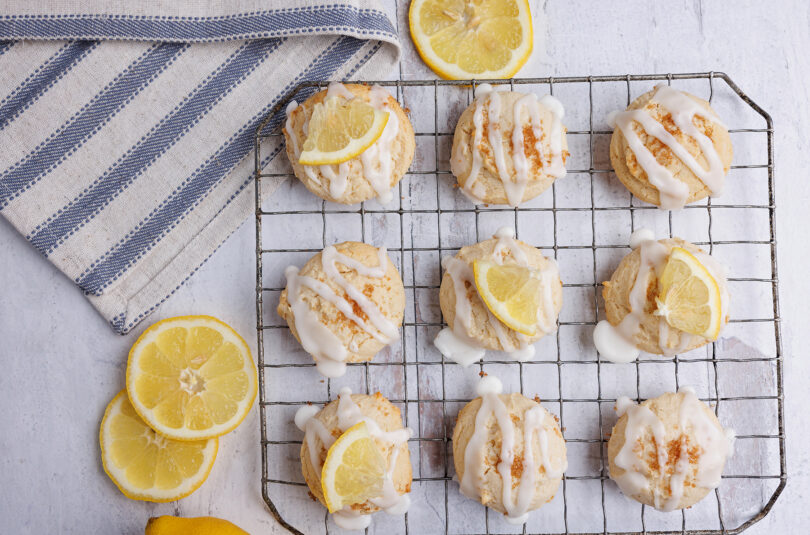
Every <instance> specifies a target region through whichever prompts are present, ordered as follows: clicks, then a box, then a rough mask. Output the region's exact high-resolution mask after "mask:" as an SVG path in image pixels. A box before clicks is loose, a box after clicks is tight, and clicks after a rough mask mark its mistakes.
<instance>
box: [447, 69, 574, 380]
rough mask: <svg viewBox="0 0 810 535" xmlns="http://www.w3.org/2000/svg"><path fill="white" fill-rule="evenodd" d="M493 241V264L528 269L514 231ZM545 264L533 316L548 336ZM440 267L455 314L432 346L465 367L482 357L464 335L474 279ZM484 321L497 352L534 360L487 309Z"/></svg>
mask: <svg viewBox="0 0 810 535" xmlns="http://www.w3.org/2000/svg"><path fill="white" fill-rule="evenodd" d="M482 85H483V84H482ZM479 87H480V86H479ZM493 238H495V239H496V240H497V241H496V243H495V247H494V248H493V250H492V255H491V256H492V259H493V260H494V261H495V262H497V263H498V264H503V260H504V256H505V255H506V254H511V256H512V258H514V259H515V263H517V264H518V265H520V266H528V265H529V260H528V257H527V256H526V253H525V252H524V251H523V250H522V249H521V248H520V246H519V245H518V243H517V241H516V240H515V231H514V229H512V228H510V227H501V228H500V229H498V231H497V232H495V234H494V235H493ZM546 260H547V265H546V266H545V267H544V268H543V269H542V270H541V271H540V277H541V287H542V290H543V296H542V297H543V299H542V303H541V307H540V309H539V310H538V314H537V324H538V327H539V328H540V330H541V331H542V332H543V333H545V334H549V333H552V332H554V331H555V330H556V329H557V322H556V318H555V315H554V295H553V290H552V285H553V284H554V281H555V280H557V279H559V270H558V268H557V264H556V263H555V262H553V261H552V260H550V259H546ZM442 267H443V268H444V269H445V271H446V272H447V273H448V274H449V275H450V279H451V280H452V281H453V292H454V294H455V297H456V304H455V312H456V314H455V318H454V320H453V325H452V326H448V327H445V328H444V329H442V330H441V331H440V332H439V334H438V335H437V336H436V338H435V339H434V341H433V344H434V345H435V346H436V348H437V349H438V350H439V352H441V354H442V355H444V356H445V357H446V358H448V359H450V360H452V361H453V362H457V363H458V364H461V365H462V366H469V365H470V364H472V363H474V362H477V361H479V360H481V359H482V358H483V357H484V354H485V353H486V350H485V349H483V348H482V347H481V345H480V344H479V343H478V342H477V341H475V340H473V339H472V338H471V337H470V336H469V335H468V334H467V333H468V332H469V330H470V329H471V328H472V321H473V318H472V302H471V301H470V299H469V298H468V296H467V284H469V285H471V286H474V285H475V276H474V275H473V270H472V268H471V267H470V266H469V264H467V263H466V262H464V261H463V260H460V259H458V258H453V257H446V258H444V259H442ZM465 283H466V284H465ZM487 319H488V322H489V325H491V326H492V329H493V330H494V331H495V336H496V338H497V339H498V341H499V342H500V344H501V348H502V349H503V351H504V352H506V353H507V354H509V356H510V357H511V358H513V359H514V360H516V361H518V362H526V361H528V360H531V359H532V358H533V357H534V355H535V348H534V346H533V345H531V344H529V339H528V338H527V337H526V336H524V335H522V334H520V333H516V336H517V338H518V341H519V343H518V344H517V345H516V344H515V343H514V342H512V340H511V338H510V337H509V335H508V333H509V332H510V331H511V329H509V328H508V327H507V326H506V325H504V324H503V323H502V322H501V321H500V320H499V319H498V318H496V317H495V316H494V315H493V314H492V313H491V312H490V311H489V309H487Z"/></svg>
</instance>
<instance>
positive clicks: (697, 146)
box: [608, 85, 733, 210]
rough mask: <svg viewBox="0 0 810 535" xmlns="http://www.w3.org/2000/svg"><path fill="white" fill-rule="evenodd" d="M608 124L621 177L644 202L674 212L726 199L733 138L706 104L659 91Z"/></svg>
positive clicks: (670, 91)
mask: <svg viewBox="0 0 810 535" xmlns="http://www.w3.org/2000/svg"><path fill="white" fill-rule="evenodd" d="M608 122H610V123H611V124H612V125H613V127H614V130H613V137H612V138H611V140H610V161H611V163H612V164H613V169H614V171H616V176H618V177H619V180H621V181H622V184H624V185H625V187H627V189H629V190H630V192H631V193H632V194H633V195H635V196H636V197H638V198H639V199H641V200H642V201H645V202H648V203H650V204H655V205H657V206H659V207H661V208H663V209H666V210H674V209H679V208H683V206H684V205H685V204H687V203H691V202H695V201H697V200H699V199H702V198H704V197H706V196H708V195H720V193H722V191H723V184H724V182H725V177H726V173H728V170H729V168H730V166H731V157H732V152H733V151H732V148H731V138H730V137H729V134H728V130H727V129H726V127H725V125H723V123H722V122H721V121H720V119H719V118H718V117H717V115H716V114H715V113H714V110H712V108H711V106H710V105H709V103H708V102H706V101H705V100H702V99H699V98H697V97H696V96H694V95H690V94H689V93H685V92H683V91H678V90H677V89H673V88H671V87H668V86H666V85H659V86H657V87H656V88H655V89H653V90H652V91H648V92H647V93H644V94H643V95H641V96H640V97H638V98H637V99H636V100H634V101H633V102H632V103H631V104H630V106H628V108H627V110H626V111H623V112H619V113H615V114H612V115H611V116H610V117H609V118H608Z"/></svg>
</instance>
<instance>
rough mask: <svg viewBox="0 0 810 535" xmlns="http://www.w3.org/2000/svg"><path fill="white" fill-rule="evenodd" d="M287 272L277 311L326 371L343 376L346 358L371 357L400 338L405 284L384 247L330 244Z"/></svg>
mask: <svg viewBox="0 0 810 535" xmlns="http://www.w3.org/2000/svg"><path fill="white" fill-rule="evenodd" d="M284 274H285V275H286V277H287V287H286V288H285V289H284V291H282V292H281V297H280V299H279V303H278V314H279V315H280V316H281V317H282V318H284V319H285V320H287V325H289V326H290V330H291V331H292V333H293V335H294V336H295V337H296V338H297V339H298V341H299V342H300V343H301V345H302V346H303V347H304V349H305V350H306V351H307V353H309V354H310V355H312V358H313V359H315V364H316V365H317V367H318V371H319V372H321V373H322V374H323V375H325V376H327V377H339V376H341V375H343V374H344V373H345V372H346V363H347V362H365V361H368V360H371V359H372V358H373V357H374V355H376V354H377V352H378V351H380V350H381V349H382V348H384V347H385V346H387V345H388V344H390V343H392V342H393V341H395V340H398V339H399V326H400V325H402V318H403V316H404V312H405V289H404V287H403V286H402V279H401V278H400V276H399V272H398V271H397V268H396V267H395V266H394V263H393V262H391V260H390V259H389V258H388V255H387V254H386V249H385V248H384V247H382V248H379V249H378V248H376V247H373V246H371V245H368V244H365V243H361V242H353V241H349V242H343V243H339V244H337V245H330V246H328V247H326V248H324V250H323V251H322V252H320V253H318V254H316V255H315V256H313V257H312V258H311V259H310V260H309V262H307V263H306V265H304V267H303V268H301V269H300V270H299V269H298V268H297V267H295V266H290V267H288V268H287V269H286V271H285V272H284Z"/></svg>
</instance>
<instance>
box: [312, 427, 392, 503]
mask: <svg viewBox="0 0 810 535" xmlns="http://www.w3.org/2000/svg"><path fill="white" fill-rule="evenodd" d="M385 469H386V465H385V459H384V458H383V456H382V453H380V449H379V448H378V447H377V444H376V443H375V442H374V438H373V437H372V436H371V434H370V433H369V432H368V428H367V427H366V423H365V422H360V423H358V424H356V425H354V426H352V427H350V428H349V429H347V430H346V432H345V433H343V434H342V435H340V438H338V439H337V440H336V441H335V443H334V444H332V446H331V447H330V448H329V451H328V452H327V454H326V461H325V462H324V463H323V470H322V472H321V488H322V490H323V497H324V500H325V501H326V507H327V509H329V512H330V513H334V512H335V511H337V510H339V509H342V508H343V507H345V506H347V505H353V504H356V503H363V502H365V501H366V500H368V499H370V498H376V497H378V496H381V495H382V493H383V482H384V480H385Z"/></svg>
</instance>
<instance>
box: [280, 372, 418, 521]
mask: <svg viewBox="0 0 810 535" xmlns="http://www.w3.org/2000/svg"><path fill="white" fill-rule="evenodd" d="M319 412H320V411H319V410H318V408H317V407H314V406H312V405H305V406H303V407H301V408H300V409H298V411H297V412H296V413H295V425H296V426H297V427H298V428H299V429H301V430H302V431H304V441H305V442H306V445H307V450H309V459H310V463H311V464H312V467H313V468H314V469H315V470H316V471H317V473H320V471H321V469H322V468H323V465H322V464H321V461H320V456H319V455H318V452H319V451H320V450H319V448H318V447H317V446H318V444H317V442H315V438H316V437H317V438H318V439H319V440H320V441H321V443H322V444H323V447H324V448H325V449H326V450H329V448H330V447H331V446H332V444H334V443H335V440H336V439H335V437H333V436H332V434H331V433H329V431H328V430H327V429H326V427H325V426H324V425H323V422H321V421H320V420H318V418H317V417H316V415H317V414H318V413H319ZM337 420H338V428H339V429H340V431H341V433H343V432H345V431H346V430H347V429H349V428H351V427H352V426H354V425H356V424H358V423H360V422H365V424H366V427H367V429H368V432H369V434H370V435H371V436H372V437H374V438H376V439H378V440H381V441H383V442H387V443H389V444H390V445H391V448H392V450H391V455H390V457H389V460H388V469H387V470H386V472H385V480H384V481H383V493H382V495H381V496H378V497H376V498H372V499H370V500H369V502H371V503H372V504H374V505H376V506H377V507H379V508H380V509H382V510H383V511H385V512H386V513H388V514H390V515H403V514H405V513H406V512H407V511H408V508H409V507H410V505H411V498H410V496H408V495H407V494H399V493H398V492H397V490H396V487H395V486H394V481H393V475H394V469H395V468H396V464H397V459H398V458H399V449H400V446H401V445H402V444H405V443H406V442H407V441H408V439H410V438H411V435H412V434H413V431H412V430H411V429H410V428H408V427H405V428H402V429H397V430H395V431H383V430H382V428H381V427H380V426H379V424H378V423H377V422H376V421H375V420H374V419H372V418H369V417H368V416H365V415H364V414H363V413H362V411H361V410H360V407H359V406H358V405H357V403H355V402H354V400H353V399H352V391H351V389H350V388H346V387H344V388H342V389H341V390H340V393H339V394H338V409H337ZM332 518H333V519H334V521H335V523H336V524H337V525H339V526H340V527H342V528H344V529H364V528H366V527H368V526H369V524H370V523H371V515H368V514H362V513H359V512H357V511H355V510H353V509H352V508H351V507H349V506H347V507H344V508H343V509H341V510H340V511H336V512H335V513H333V515H332Z"/></svg>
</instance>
